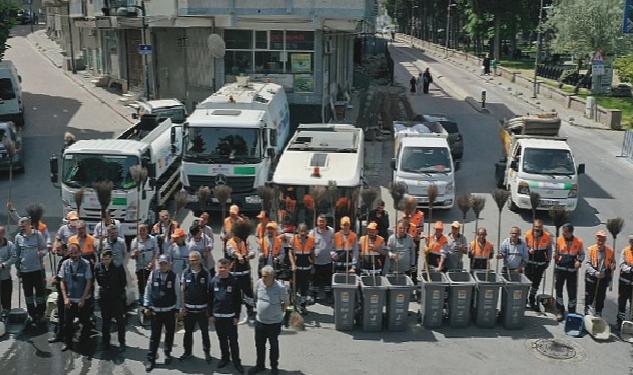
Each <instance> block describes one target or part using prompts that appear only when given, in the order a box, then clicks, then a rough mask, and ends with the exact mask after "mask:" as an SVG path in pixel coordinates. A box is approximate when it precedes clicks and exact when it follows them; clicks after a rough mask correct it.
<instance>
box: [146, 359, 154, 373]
mask: <svg viewBox="0 0 633 375" xmlns="http://www.w3.org/2000/svg"><path fill="white" fill-rule="evenodd" d="M153 369H154V361H147V362H145V372H151V371H152V370H153Z"/></svg>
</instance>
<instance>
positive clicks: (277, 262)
mask: <svg viewBox="0 0 633 375" xmlns="http://www.w3.org/2000/svg"><path fill="white" fill-rule="evenodd" d="M257 245H258V246H259V267H258V272H259V271H261V269H262V268H263V267H264V266H271V267H273V268H275V269H276V270H279V269H280V268H281V261H282V259H284V257H285V250H284V247H283V246H282V237H281V236H279V235H278V234H277V223H275V222H274V221H269V222H268V223H266V231H265V233H264V236H263V237H261V238H259V239H258V241H257Z"/></svg>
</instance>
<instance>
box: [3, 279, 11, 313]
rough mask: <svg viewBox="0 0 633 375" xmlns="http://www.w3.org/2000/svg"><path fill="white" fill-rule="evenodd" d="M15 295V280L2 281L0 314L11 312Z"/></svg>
mask: <svg viewBox="0 0 633 375" xmlns="http://www.w3.org/2000/svg"><path fill="white" fill-rule="evenodd" d="M12 294H13V280H11V278H8V279H6V280H0V312H1V311H7V312H8V311H9V310H11V295H12Z"/></svg>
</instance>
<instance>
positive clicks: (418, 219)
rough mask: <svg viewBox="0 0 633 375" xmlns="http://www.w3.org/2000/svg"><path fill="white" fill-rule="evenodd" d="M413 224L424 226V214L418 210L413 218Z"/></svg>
mask: <svg viewBox="0 0 633 375" xmlns="http://www.w3.org/2000/svg"><path fill="white" fill-rule="evenodd" d="M411 224H413V225H415V226H416V228H417V227H421V226H423V225H424V212H422V211H420V210H416V211H415V213H414V214H413V216H411Z"/></svg>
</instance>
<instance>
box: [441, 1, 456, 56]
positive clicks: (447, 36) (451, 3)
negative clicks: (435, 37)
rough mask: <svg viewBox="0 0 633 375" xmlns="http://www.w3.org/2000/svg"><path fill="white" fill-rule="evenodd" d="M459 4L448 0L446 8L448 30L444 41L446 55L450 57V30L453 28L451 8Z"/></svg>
mask: <svg viewBox="0 0 633 375" xmlns="http://www.w3.org/2000/svg"><path fill="white" fill-rule="evenodd" d="M456 6H457V4H454V3H453V0H448V6H447V8H446V10H447V11H446V32H445V33H444V34H445V39H446V40H445V41H444V45H445V46H444V57H448V47H449V45H448V42H449V39H450V38H449V32H450V31H449V30H450V29H451V8H452V7H456Z"/></svg>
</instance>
